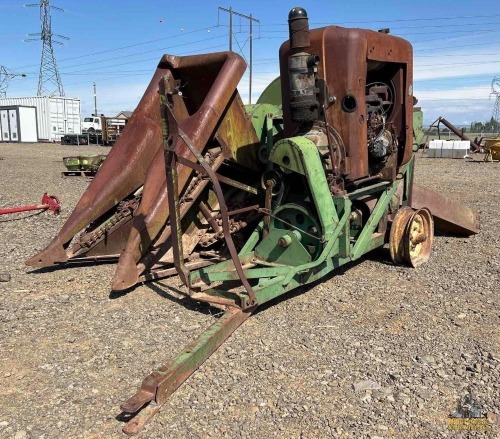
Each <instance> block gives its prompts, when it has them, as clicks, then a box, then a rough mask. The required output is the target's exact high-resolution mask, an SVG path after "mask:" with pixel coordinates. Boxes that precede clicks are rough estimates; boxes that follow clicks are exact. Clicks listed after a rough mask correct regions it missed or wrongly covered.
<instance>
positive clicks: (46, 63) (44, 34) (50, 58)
mask: <svg viewBox="0 0 500 439" xmlns="http://www.w3.org/2000/svg"><path fill="white" fill-rule="evenodd" d="M26 6H29V7H39V8H40V23H41V32H39V33H36V34H28V36H30V37H33V38H29V39H27V40H25V41H37V40H42V60H41V62H40V75H39V77H38V91H37V96H64V88H63V85H62V81H61V77H60V75H59V70H58V69H57V64H56V58H55V56H54V47H53V44H60V45H62V44H63V43H61V42H60V41H57V40H56V39H54V37H57V38H62V39H63V40H69V38H68V37H65V36H63V35H58V34H53V33H52V25H51V16H50V12H51V10H52V9H54V10H56V11H60V12H64V9H61V8H58V7H57V6H50V0H40V3H32V4H29V5H26Z"/></svg>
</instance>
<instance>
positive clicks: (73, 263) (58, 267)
mask: <svg viewBox="0 0 500 439" xmlns="http://www.w3.org/2000/svg"><path fill="white" fill-rule="evenodd" d="M109 264H116V259H109V260H99V261H81V262H80V261H70V262H67V263H66V264H58V265H52V266H51V267H40V268H34V269H33V270H31V271H28V272H27V274H42V273H52V272H54V271H58V270H68V269H70V268H81V267H94V266H96V265H109Z"/></svg>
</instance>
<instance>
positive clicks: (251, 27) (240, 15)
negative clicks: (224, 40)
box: [217, 6, 260, 104]
mask: <svg viewBox="0 0 500 439" xmlns="http://www.w3.org/2000/svg"><path fill="white" fill-rule="evenodd" d="M219 11H224V12H228V13H229V50H230V51H231V52H232V51H233V15H237V16H238V17H242V18H246V19H247V20H248V21H249V23H250V37H249V38H250V62H249V63H248V64H249V67H250V70H249V74H250V77H249V81H248V101H249V104H251V103H252V64H253V22H254V21H255V22H256V23H260V21H259V20H257V19H255V18H253V17H252V14H250V15H244V14H240V13H239V12H236V11H235V10H234V9H233V8H232V7H229V9H226V8H223V7H221V6H219ZM217 25H219V23H217Z"/></svg>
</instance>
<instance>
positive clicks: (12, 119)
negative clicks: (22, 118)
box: [8, 110, 19, 142]
mask: <svg viewBox="0 0 500 439" xmlns="http://www.w3.org/2000/svg"><path fill="white" fill-rule="evenodd" d="M8 111H9V125H10V141H11V142H19V128H18V123H17V110H8Z"/></svg>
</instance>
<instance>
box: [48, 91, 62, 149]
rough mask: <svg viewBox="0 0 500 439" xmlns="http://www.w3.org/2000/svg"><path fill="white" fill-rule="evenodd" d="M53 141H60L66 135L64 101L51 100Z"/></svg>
mask: <svg viewBox="0 0 500 439" xmlns="http://www.w3.org/2000/svg"><path fill="white" fill-rule="evenodd" d="M50 119H51V121H50V122H51V127H52V132H51V140H59V139H60V138H61V136H62V135H63V134H64V128H65V126H64V125H65V124H64V119H65V117H64V99H61V98H50Z"/></svg>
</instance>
